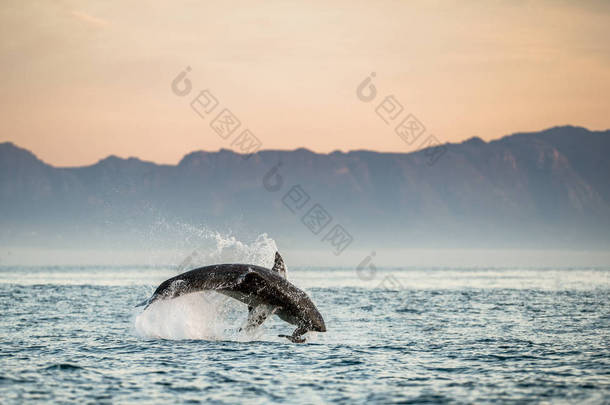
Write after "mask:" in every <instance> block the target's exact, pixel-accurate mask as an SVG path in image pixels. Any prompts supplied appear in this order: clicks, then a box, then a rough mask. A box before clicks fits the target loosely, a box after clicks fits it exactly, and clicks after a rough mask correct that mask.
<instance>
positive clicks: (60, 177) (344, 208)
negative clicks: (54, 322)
mask: <svg viewBox="0 0 610 405" xmlns="http://www.w3.org/2000/svg"><path fill="white" fill-rule="evenodd" d="M442 148H443V150H442V152H443V153H442V155H440V156H438V160H436V161H434V162H431V161H430V152H431V151H430V150H420V151H417V152H413V153H381V152H373V151H366V150H359V151H352V152H347V153H344V152H332V153H330V154H320V153H314V152H312V151H309V150H307V149H302V148H301V149H296V150H292V151H280V150H263V151H259V152H257V153H255V154H252V155H240V154H237V153H234V152H232V151H229V150H220V151H218V152H205V151H196V152H192V153H189V154H187V155H186V156H184V158H183V159H182V160H181V161H180V162H179V163H178V164H177V165H159V164H155V163H152V162H147V161H142V160H140V159H138V158H128V159H122V158H119V157H116V156H110V157H107V158H105V159H103V160H100V161H99V162H97V163H95V164H93V165H90V166H83V167H54V166H52V165H49V164H46V163H45V162H43V161H41V160H40V159H38V158H37V157H36V156H35V155H34V154H33V153H32V152H30V151H28V150H25V149H22V148H20V147H18V146H16V145H14V144H12V143H8V142H7V143H1V144H0V204H1V209H0V242H1V243H2V244H4V245H5V246H6V245H15V246H24V245H33V246H76V247H79V246H83V247H91V246H97V245H109V246H125V245H129V244H136V245H137V244H140V245H141V244H147V243H151V244H156V243H159V244H163V243H166V242H167V241H168V240H175V239H177V238H178V239H180V238H189V237H190V235H191V234H192V233H193V232H194V233H196V232H198V230H199V231H201V230H202V229H205V230H207V231H210V230H211V231H214V232H216V231H218V232H222V233H229V234H233V235H238V236H239V237H240V238H248V237H254V236H255V235H258V234H260V233H263V232H264V233H267V234H269V235H270V236H272V237H273V238H274V239H275V240H276V241H278V240H280V241H282V244H283V245H284V246H289V247H318V246H322V245H324V244H328V243H329V242H332V240H331V239H332V238H331V237H330V236H329V234H330V235H332V232H337V229H339V230H340V231H341V232H344V233H345V234H346V235H348V236H347V237H348V238H349V242H350V243H349V244H348V246H346V247H345V248H351V246H359V247H363V248H367V249H368V247H369V246H371V247H374V246H387V247H396V248H401V247H407V246H408V247H450V248H453V247H455V248H461V247H476V248H488V247H489V248H504V247H511V248H560V249H564V248H568V249H569V248H574V249H582V248H587V249H607V248H608V247H610V181H609V178H610V160H609V159H608V156H609V155H610V130H606V131H589V130H587V129H585V128H580V127H573V126H563V127H554V128H550V129H547V130H544V131H541V132H534V133H516V134H513V135H509V136H506V137H503V138H501V139H498V140H494V141H490V142H485V141H483V140H482V139H480V138H471V139H469V140H467V141H464V142H462V143H449V144H445V145H443V146H442ZM432 152H434V151H432ZM333 230H334V231H333Z"/></svg>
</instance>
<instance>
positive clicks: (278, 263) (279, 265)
mask: <svg viewBox="0 0 610 405" xmlns="http://www.w3.org/2000/svg"><path fill="white" fill-rule="evenodd" d="M271 270H273V271H277V272H278V273H280V276H282V277H284V278H286V265H285V264H284V259H282V256H281V255H280V252H275V262H274V263H273V268H272V269H271Z"/></svg>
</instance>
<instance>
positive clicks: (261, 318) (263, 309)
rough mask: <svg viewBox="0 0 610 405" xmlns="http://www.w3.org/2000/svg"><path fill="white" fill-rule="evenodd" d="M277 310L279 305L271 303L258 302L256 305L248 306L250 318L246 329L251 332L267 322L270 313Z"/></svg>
mask: <svg viewBox="0 0 610 405" xmlns="http://www.w3.org/2000/svg"><path fill="white" fill-rule="evenodd" d="M275 311H277V307H274V306H272V305H269V304H258V305H256V306H254V307H250V306H249V307H248V320H247V321H246V326H244V327H243V328H242V329H244V330H245V331H246V332H251V331H253V330H254V329H256V328H258V327H259V326H261V325H262V324H263V322H265V320H266V319H267V318H268V317H269V315H271V314H273V313H274V312H275Z"/></svg>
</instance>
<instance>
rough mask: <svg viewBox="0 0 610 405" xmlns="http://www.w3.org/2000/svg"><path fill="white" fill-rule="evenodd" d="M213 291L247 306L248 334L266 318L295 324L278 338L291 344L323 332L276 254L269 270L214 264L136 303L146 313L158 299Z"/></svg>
mask: <svg viewBox="0 0 610 405" xmlns="http://www.w3.org/2000/svg"><path fill="white" fill-rule="evenodd" d="M200 291H216V292H218V293H221V294H224V295H227V296H229V297H231V298H235V299H236V300H238V301H241V302H243V303H244V304H246V305H248V320H247V322H246V326H245V329H246V331H251V330H253V329H255V328H257V327H258V326H260V325H262V323H263V322H265V320H266V319H267V318H268V317H269V316H270V315H273V314H275V315H277V316H278V317H279V318H280V319H282V320H283V321H285V322H288V323H290V324H292V325H295V326H296V327H297V328H296V329H295V331H294V332H293V333H292V335H290V336H288V335H279V336H280V337H285V338H288V339H289V340H290V341H292V342H295V343H303V342H304V341H305V339H304V338H303V337H302V336H303V335H304V334H305V333H307V332H309V331H316V332H326V325H325V324H324V318H322V315H321V314H320V312H319V311H318V309H317V308H316V306H315V305H314V303H313V302H312V301H311V299H310V298H309V297H308V296H307V294H305V293H304V292H303V291H302V290H300V289H299V288H297V287H296V286H295V285H294V284H292V283H290V282H289V281H288V280H287V279H286V265H285V264H284V260H283V259H282V256H281V255H280V254H279V252H276V253H275V262H274V264H273V267H272V268H271V269H267V268H265V267H261V266H255V265H252V264H215V265H211V266H205V267H200V268H198V269H194V270H190V271H187V272H185V273H182V274H180V275H177V276H175V277H172V278H170V279H168V280H165V281H164V282H162V283H161V284H160V285H159V287H157V289H156V290H155V292H154V293H153V295H152V296H151V297H150V298H149V299H147V300H144V301H143V302H141V303H140V304H138V305H137V306H142V305H146V307H145V308H144V310H146V309H147V308H148V307H149V306H150V305H151V304H152V303H154V302H155V301H158V300H164V299H171V298H176V297H179V296H181V295H185V294H190V293H195V292H200Z"/></svg>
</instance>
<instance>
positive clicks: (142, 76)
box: [0, 0, 610, 166]
mask: <svg viewBox="0 0 610 405" xmlns="http://www.w3.org/2000/svg"><path fill="white" fill-rule="evenodd" d="M0 31H1V36H0V58H1V61H2V63H1V64H0V82H1V83H2V92H1V93H0V128H1V131H0V141H11V142H14V143H15V144H17V145H19V146H22V147H25V148H27V149H30V150H31V151H33V152H34V153H35V154H36V155H38V156H39V157H40V158H42V159H43V160H44V161H46V162H48V163H51V164H54V165H61V166H72V165H85V164H91V163H94V162H95V161H97V160H99V159H100V158H103V157H106V156H108V155H110V154H115V155H118V156H122V157H128V156H137V157H140V158H142V159H146V160H152V161H155V162H160V163H161V162H163V163H176V162H177V161H178V160H179V159H180V158H181V157H182V156H183V155H184V154H185V153H187V152H190V151H192V150H199V149H204V150H218V149H219V148H231V145H230V142H229V141H227V140H224V139H222V138H220V137H219V136H218V135H217V134H216V133H214V132H213V131H212V130H211V129H210V127H209V121H210V120H209V119H207V120H206V119H201V118H200V117H199V116H198V115H196V114H195V113H194V112H193V110H192V109H191V108H190V106H189V102H190V99H192V98H193V97H192V96H194V95H196V94H195V92H198V91H199V90H203V89H209V90H210V91H211V92H212V93H213V94H214V95H215V96H216V97H217V98H218V101H219V102H220V105H221V106H222V107H227V108H229V109H231V110H232V111H233V112H234V114H235V115H236V116H237V117H238V118H239V120H240V121H241V122H242V125H243V127H247V128H248V129H250V130H251V131H252V132H253V133H254V134H255V135H256V136H257V137H258V138H259V139H260V140H261V141H262V143H263V148H265V149H294V148H297V147H307V148H309V149H312V150H314V151H317V152H330V151H333V150H337V149H339V150H343V151H348V150H354V149H373V150H379V151H396V152H407V151H410V150H413V149H414V148H417V145H410V146H409V145H406V144H405V143H404V142H403V141H402V140H401V139H400V138H399V137H398V136H396V135H395V134H394V132H393V131H392V128H391V127H389V126H387V125H386V124H385V123H384V122H383V121H382V120H381V119H380V118H379V117H378V116H377V115H376V114H375V107H376V105H377V104H378V102H379V101H381V99H382V98H383V97H385V96H386V95H394V96H395V98H396V99H397V100H398V101H399V102H400V103H401V104H402V105H403V106H404V108H405V112H410V113H413V114H415V115H416V116H417V117H418V118H419V119H420V121H421V122H422V123H423V124H424V125H425V126H426V128H427V131H428V133H429V134H433V135H435V136H436V137H437V138H438V139H439V140H440V141H442V142H457V141H461V140H464V139H466V138H469V137H472V136H480V137H481V138H483V139H486V140H489V139H495V138H498V137H500V136H502V135H505V134H509V133H513V132H518V131H535V130H540V129H544V128H547V127H551V126H556V125H564V124H572V125H580V126H585V127H587V128H589V129H596V130H600V129H607V128H608V127H610V40H609V38H610V2H608V1H564V0H553V1H551V0H540V1H527V0H510V1H509V0H493V1H451V0H447V1H434V0H428V1H423V0H422V1H386V0H379V1H353V0H350V1H330V2H327V1H265V2H256V1H225V0H223V1H215V0H214V1H192V0H191V1H186V0H179V1H159V0H151V1H125V0H111V1H87V0H82V1H75V0H61V1H60V0H58V1H40V2H38V1H23V0H9V1H6V0H5V1H3V2H2V4H1V5H0ZM186 66H190V67H191V69H192V70H191V72H190V73H189V76H188V77H189V79H190V80H191V82H192V86H193V93H192V94H191V95H189V96H187V97H178V96H177V95H175V94H174V93H173V92H172V90H171V86H170V85H171V82H172V80H173V79H174V78H175V77H176V75H178V74H179V73H180V71H182V70H183V69H184V68H185V67H186ZM371 72H375V73H376V77H375V79H374V82H373V83H374V85H375V87H376V88H377V90H378V96H377V99H375V100H374V101H373V102H371V103H364V102H362V101H361V100H359V99H358V98H357V97H356V88H357V86H358V85H359V84H360V83H361V82H362V80H363V79H364V78H365V77H367V75H369V74H370V73H371Z"/></svg>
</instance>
